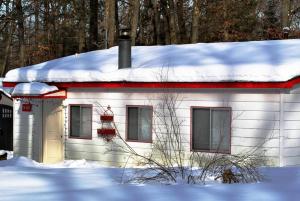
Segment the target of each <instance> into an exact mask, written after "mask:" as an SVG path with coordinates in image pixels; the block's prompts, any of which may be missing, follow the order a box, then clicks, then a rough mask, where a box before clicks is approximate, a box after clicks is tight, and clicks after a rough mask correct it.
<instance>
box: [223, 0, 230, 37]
mask: <svg viewBox="0 0 300 201" xmlns="http://www.w3.org/2000/svg"><path fill="white" fill-rule="evenodd" d="M227 1H228V0H223V21H224V26H223V40H224V41H229V30H228V29H229V24H228V21H229V20H228V19H227V18H228V2H227Z"/></svg>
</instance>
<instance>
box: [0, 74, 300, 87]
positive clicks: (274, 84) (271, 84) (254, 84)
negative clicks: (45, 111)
mask: <svg viewBox="0 0 300 201" xmlns="http://www.w3.org/2000/svg"><path fill="white" fill-rule="evenodd" d="M299 83H300V77H296V78H293V79H291V80H289V81H286V82H50V83H47V84H49V85H54V86H57V87H58V88H61V89H65V88H98V87H99V88H192V89H193V88H194V89H196V88H208V89H215V88H219V89H220V88H246V89H253V88H254V89H257V88H261V89H271V88H275V89H276V88H280V89H290V88H292V87H293V86H295V85H296V84H299ZM17 84H18V83H17V82H4V83H3V86H4V87H14V86H16V85H17Z"/></svg>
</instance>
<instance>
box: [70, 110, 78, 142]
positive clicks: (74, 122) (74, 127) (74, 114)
mask: <svg viewBox="0 0 300 201" xmlns="http://www.w3.org/2000/svg"><path fill="white" fill-rule="evenodd" d="M70 136H72V137H79V136H80V107H79V106H71V132H70Z"/></svg>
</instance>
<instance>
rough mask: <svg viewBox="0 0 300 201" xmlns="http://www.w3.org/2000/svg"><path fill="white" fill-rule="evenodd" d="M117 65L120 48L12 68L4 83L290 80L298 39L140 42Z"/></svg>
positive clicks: (296, 69) (299, 55)
mask: <svg viewBox="0 0 300 201" xmlns="http://www.w3.org/2000/svg"><path fill="white" fill-rule="evenodd" d="M132 66H133V67H132V68H129V69H121V70H118V47H113V48H110V49H107V50H98V51H93V52H88V53H83V54H76V55H73V56H68V57H64V58H60V59H56V60H52V61H48V62H44V63H41V64H37V65H33V66H28V67H24V68H19V69H14V70H11V71H9V72H8V73H7V74H6V77H5V80H4V81H6V82H32V81H37V82H103V81H105V82H113V81H128V82H160V81H162V80H161V78H160V76H161V75H163V78H164V79H166V80H168V81H170V82H220V81H264V82H271V81H275V82H278V81H287V80H289V79H292V78H294V77H297V76H299V75H300V40H299V39H294V40H274V41H251V42H223V43H198V44H187V45H166V46H136V47H133V48H132Z"/></svg>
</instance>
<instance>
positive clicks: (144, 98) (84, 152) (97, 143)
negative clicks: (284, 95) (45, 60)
mask: <svg viewBox="0 0 300 201" xmlns="http://www.w3.org/2000/svg"><path fill="white" fill-rule="evenodd" d="M82 91H84V93H83V92H82ZM175 92H176V94H177V95H178V100H179V102H178V108H177V109H178V110H177V111H178V116H179V118H180V120H183V126H182V134H183V136H184V139H185V143H184V147H185V150H186V151H187V152H189V150H190V142H189V139H190V121H191V120H190V112H191V107H192V106H203V107H231V108H232V133H231V145H232V146H231V152H232V153H233V154H238V153H243V152H245V151H249V150H251V149H254V148H255V147H257V146H259V147H260V148H259V150H260V151H263V152H265V154H266V155H267V156H268V157H269V158H270V164H273V165H279V130H280V94H279V93H278V92H276V91H274V92H265V91H262V92H259V91H258V92H257V93H253V92H249V93H245V92H243V93H241V91H240V90H227V91H225V92H224V91H221V90H177V91H176V90H175ZM162 93H163V92H157V90H154V89H149V90H146V89H143V90H138V89H128V90H125V89H120V90H114V89H106V90H105V89H70V90H68V99H67V100H65V101H64V105H65V106H68V105H69V104H93V106H94V107H93V127H92V128H93V133H92V135H93V138H92V140H82V139H81V140H80V139H69V137H68V107H65V114H66V115H65V116H66V119H65V128H66V129H65V156H66V158H67V159H80V158H86V159H90V160H100V161H101V162H102V163H103V164H110V165H118V164H123V163H124V162H125V161H126V160H127V157H126V156H124V155H121V154H117V153H114V154H113V153H108V154H106V152H107V148H109V144H108V143H105V142H104V141H103V139H101V138H100V137H98V135H97V128H100V127H101V123H100V119H99V115H100V111H102V110H101V108H100V106H103V107H106V106H107V105H110V106H111V108H112V111H113V112H114V114H115V122H116V124H117V126H118V129H119V131H120V133H121V135H122V136H123V137H125V121H126V117H125V115H126V105H152V106H153V107H154V109H155V108H156V105H157V104H158V103H159V102H160V99H161V98H160V97H161V95H162ZM299 112H300V106H299ZM287 124H290V123H289V122H287ZM295 127H296V128H297V126H295ZM299 128H300V127H299ZM264 141H265V143H263V142H264ZM130 144H131V145H132V146H133V147H134V148H135V149H136V150H137V151H139V152H147V151H148V150H149V149H150V147H151V144H149V143H130ZM187 155H188V154H187Z"/></svg>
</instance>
